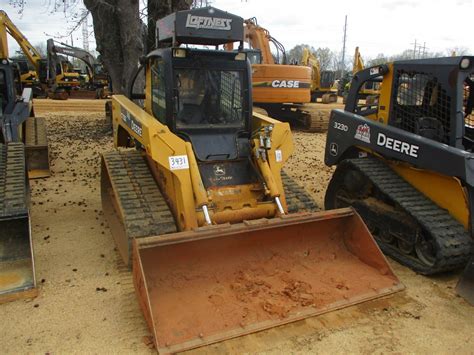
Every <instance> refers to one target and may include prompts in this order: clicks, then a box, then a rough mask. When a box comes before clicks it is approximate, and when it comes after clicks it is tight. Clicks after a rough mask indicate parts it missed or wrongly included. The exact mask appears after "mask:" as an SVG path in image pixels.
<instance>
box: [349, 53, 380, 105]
mask: <svg viewBox="0 0 474 355" xmlns="http://www.w3.org/2000/svg"><path fill="white" fill-rule="evenodd" d="M364 69H365V65H364V61H363V60H362V56H361V55H360V52H359V47H356V49H355V53H354V64H353V66H352V76H354V75H356V74H357V73H358V72H360V71H361V70H364ZM359 91H360V93H359V96H360V99H361V100H366V102H367V104H373V103H374V102H376V101H377V99H378V96H379V94H380V83H378V82H372V81H370V82H366V83H365V84H364V86H363V87H362V88H361V90H359Z"/></svg>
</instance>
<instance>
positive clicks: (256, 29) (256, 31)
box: [244, 18, 286, 64]
mask: <svg viewBox="0 0 474 355" xmlns="http://www.w3.org/2000/svg"><path fill="white" fill-rule="evenodd" d="M244 39H245V41H246V42H247V43H249V44H250V46H251V47H252V48H253V49H258V50H260V51H261V53H262V64H286V53H285V47H283V44H281V43H280V42H278V41H277V40H276V39H275V38H273V37H272V36H270V32H268V30H266V29H265V28H263V27H260V26H259V25H258V24H257V20H256V19H255V18H251V19H248V20H245V21H244ZM270 43H273V44H274V46H275V47H276V49H277V51H278V54H280V53H281V56H282V62H281V63H275V59H274V57H273V54H272V50H271V48H270Z"/></svg>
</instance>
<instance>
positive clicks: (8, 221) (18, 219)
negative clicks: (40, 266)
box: [0, 215, 37, 303]
mask: <svg viewBox="0 0 474 355" xmlns="http://www.w3.org/2000/svg"><path fill="white" fill-rule="evenodd" d="M36 295H37V289H36V279H35V268H34V261H33V250H32V244H31V234H30V221H29V217H28V216H27V215H22V216H15V217H13V218H5V219H0V303H3V302H8V301H13V300H16V299H19V298H32V297H35V296H36Z"/></svg>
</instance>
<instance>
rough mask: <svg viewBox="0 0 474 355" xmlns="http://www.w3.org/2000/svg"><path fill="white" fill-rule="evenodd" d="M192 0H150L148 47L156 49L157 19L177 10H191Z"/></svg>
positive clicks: (150, 49) (149, 49)
mask: <svg viewBox="0 0 474 355" xmlns="http://www.w3.org/2000/svg"><path fill="white" fill-rule="evenodd" d="M192 3H193V2H192V0H148V36H147V49H148V51H149V52H151V51H152V50H153V49H155V47H156V46H155V28H156V21H157V20H159V19H160V18H163V17H165V16H166V15H169V14H171V13H173V12H175V11H180V10H189V9H190V7H191V4H192Z"/></svg>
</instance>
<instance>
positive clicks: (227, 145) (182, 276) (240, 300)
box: [101, 8, 403, 352]
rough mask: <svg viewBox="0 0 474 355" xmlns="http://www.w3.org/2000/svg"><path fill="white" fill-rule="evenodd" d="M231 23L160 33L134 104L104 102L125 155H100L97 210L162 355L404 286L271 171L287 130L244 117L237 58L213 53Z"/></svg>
mask: <svg viewBox="0 0 474 355" xmlns="http://www.w3.org/2000/svg"><path fill="white" fill-rule="evenodd" d="M242 21H243V20H242V18H240V17H237V16H234V15H231V14H229V13H226V12H223V11H220V10H218V9H215V8H200V9H194V10H189V11H180V12H177V13H174V14H172V15H169V16H168V17H165V18H164V19H161V20H159V21H158V22H157V29H158V35H157V39H158V44H159V46H158V47H159V48H161V49H157V50H154V51H152V52H151V53H149V54H148V55H147V56H146V58H144V60H143V61H142V65H141V69H144V70H145V76H146V88H145V94H143V93H141V94H136V93H133V92H130V93H129V95H128V97H125V96H122V95H114V96H113V98H112V117H113V132H114V142H115V145H116V146H117V147H134V148H135V149H132V150H130V149H129V150H126V149H123V148H122V149H120V150H115V151H113V152H110V153H106V154H104V155H103V157H102V174H101V180H102V182H101V184H102V187H101V191H102V204H103V210H104V213H105V215H106V217H107V219H108V222H109V226H110V228H111V231H112V234H113V236H114V239H115V241H116V244H117V246H118V250H119V252H120V254H121V256H122V258H123V260H124V261H125V262H126V263H127V264H128V265H130V266H131V267H132V270H133V276H134V282H135V288H136V291H137V295H138V298H139V302H140V305H141V308H142V310H143V313H144V315H145V318H146V321H147V323H148V326H149V327H150V330H151V332H152V333H153V336H154V341H155V345H156V348H157V349H158V351H160V352H176V351H180V350H184V349H189V348H194V347H198V346H202V345H206V344H210V343H213V342H217V341H221V340H224V339H228V338H232V337H237V336H240V335H243V334H247V333H251V332H255V331H258V330H261V329H265V328H269V327H273V326H276V325H280V324H284V323H287V322H292V321H295V320H298V319H302V318H305V317H309V316H312V315H316V314H319V313H322V312H327V311H329V310H333V309H337V308H341V307H344V306H347V305H350V304H354V303H358V302H363V301H365V300H368V299H372V298H375V297H379V296H382V295H386V294H389V293H392V292H395V291H397V290H400V289H401V288H402V287H403V286H402V285H401V284H400V283H399V281H398V279H397V278H396V277H395V275H394V274H393V272H392V271H391V269H390V266H389V265H388V264H387V261H386V260H385V259H384V257H383V255H382V254H381V252H380V250H379V249H378V248H377V246H376V244H375V242H374V241H373V239H372V237H371V236H370V233H369V232H368V230H367V229H366V227H365V226H364V224H363V223H362V221H361V219H360V218H359V216H358V215H357V214H356V213H355V212H354V210H353V209H340V210H337V211H331V212H311V211H312V210H314V209H315V206H314V203H313V201H312V200H311V198H310V197H309V196H308V195H307V194H306V192H304V190H303V189H302V188H300V187H299V186H298V185H296V184H295V183H294V182H293V181H292V180H291V179H290V178H289V177H288V176H287V175H286V174H285V173H284V172H283V171H282V167H283V165H284V164H285V162H286V161H287V160H288V158H289V157H290V155H291V153H292V151H293V142H292V137H291V132H290V129H289V125H288V123H282V122H279V121H276V120H273V119H271V118H268V117H266V116H262V115H259V114H254V115H253V116H252V111H251V110H252V90H251V82H252V80H251V68H250V63H249V61H248V60H247V58H246V53H245V52H243V51H241V52H240V51H239V52H237V53H236V52H229V51H225V50H218V49H217V47H218V46H220V45H223V44H225V43H227V42H239V49H240V50H241V49H242V37H243V36H242V28H243V26H242ZM179 44H193V45H211V46H216V49H215V50H208V49H198V48H191V47H189V48H187V47H180V46H179ZM163 47H165V48H163ZM134 81H135V80H134V79H133V80H131V86H132V87H133V82H134ZM135 99H139V100H143V101H142V102H144V108H142V107H140V106H139V105H137V104H135V103H134V102H133V100H135ZM305 210H306V212H301V211H305ZM297 211H300V213H296V212H297Z"/></svg>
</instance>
